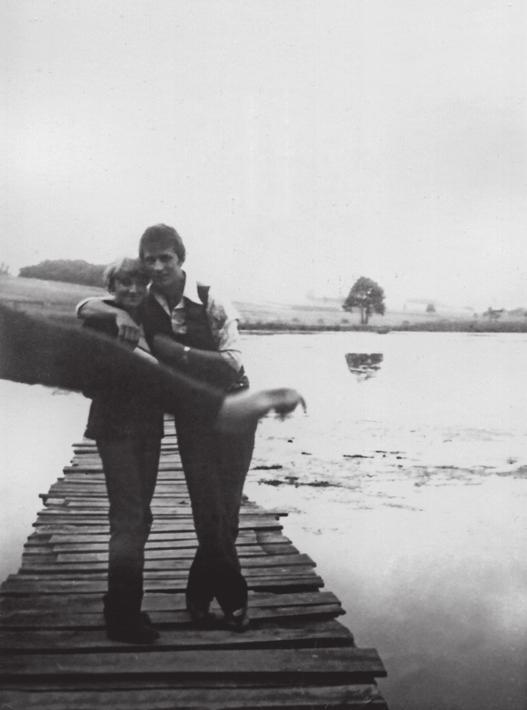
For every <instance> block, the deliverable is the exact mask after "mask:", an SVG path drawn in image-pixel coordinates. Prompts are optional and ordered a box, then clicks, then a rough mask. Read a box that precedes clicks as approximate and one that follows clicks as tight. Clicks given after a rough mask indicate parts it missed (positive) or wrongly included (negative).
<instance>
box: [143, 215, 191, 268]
mask: <svg viewBox="0 0 527 710" xmlns="http://www.w3.org/2000/svg"><path fill="white" fill-rule="evenodd" d="M152 246H156V247H162V248H166V247H168V248H169V249H173V250H174V251H175V253H176V254H177V255H178V258H179V261H180V262H181V263H183V262H184V261H185V256H186V249H185V245H184V244H183V239H182V238H181V237H180V236H179V234H178V233H177V232H176V230H175V229H174V227H169V226H168V224H154V225H153V226H152V227H148V228H147V229H145V231H144V232H143V235H142V237H141V239H140V240H139V258H140V259H143V258H144V251H145V249H146V248H148V247H152Z"/></svg>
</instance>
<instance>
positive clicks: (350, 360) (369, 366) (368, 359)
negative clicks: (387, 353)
mask: <svg viewBox="0 0 527 710" xmlns="http://www.w3.org/2000/svg"><path fill="white" fill-rule="evenodd" d="M345 357H346V363H347V365H348V369H349V371H350V372H352V373H353V374H354V375H357V379H358V380H359V381H363V380H369V379H370V377H373V376H374V375H375V373H376V372H377V370H380V369H381V362H382V360H383V355H382V353H346V355H345Z"/></svg>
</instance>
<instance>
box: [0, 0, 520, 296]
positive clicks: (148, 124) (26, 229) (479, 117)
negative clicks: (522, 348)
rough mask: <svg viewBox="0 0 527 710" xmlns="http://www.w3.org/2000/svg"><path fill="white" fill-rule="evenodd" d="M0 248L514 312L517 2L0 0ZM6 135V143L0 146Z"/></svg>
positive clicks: (21, 259)
mask: <svg viewBox="0 0 527 710" xmlns="http://www.w3.org/2000/svg"><path fill="white" fill-rule="evenodd" d="M0 6H1V15H2V17H1V18H0V26H1V29H0V34H1V36H0V40H1V46H2V50H1V52H2V54H3V61H2V73H3V75H4V76H3V82H2V83H3V85H4V87H5V88H4V92H5V93H4V97H3V99H2V105H3V109H4V110H3V115H4V117H5V118H6V120H7V131H6V132H4V134H5V142H3V147H2V152H3V153H4V156H5V157H3V158H2V164H3V171H2V182H3V184H2V195H1V199H2V224H1V232H0V233H1V234H2V246H1V248H0V261H4V262H6V263H8V264H9V265H10V266H11V271H12V273H15V274H16V273H17V270H18V268H20V267H21V266H24V265H27V264H34V263H36V262H38V261H40V260H43V259H47V258H67V259H71V258H83V259H86V260H88V261H91V262H94V263H106V262H108V261H111V260H112V259H113V258H114V257H116V256H118V255H122V254H133V253H135V249H136V244H137V240H138V237H139V236H140V234H141V233H142V231H143V230H144V228H145V227H146V226H148V225H149V224H153V223H156V222H160V221H164V222H167V223H169V224H172V225H174V226H175V227H176V228H177V229H178V230H179V231H180V233H181V234H182V236H183V237H184V239H185V241H186V243H187V248H188V266H189V267H190V266H193V267H194V270H197V271H198V273H199V275H201V276H202V277H203V278H204V279H208V280H212V281H213V282H215V283H216V282H220V283H221V285H222V286H224V287H227V289H228V290H229V291H230V293H231V295H233V296H234V297H236V298H238V297H250V296H251V294H253V295H254V297H258V298H268V299H278V298H282V297H283V298H287V297H290V296H291V295H292V294H298V295H302V296H303V295H304V294H305V293H306V292H307V291H308V290H310V289H312V290H314V291H315V292H316V293H318V294H321V295H337V294H339V293H346V292H347V290H348V289H349V287H350V286H351V284H352V282H353V281H354V280H355V279H356V278H357V277H358V276H360V275H365V276H369V277H371V278H373V279H375V280H377V281H378V282H379V283H380V284H381V286H383V287H384V288H385V291H386V294H387V298H388V305H390V304H393V305H394V306H395V305H397V304H398V303H400V302H402V301H403V300H404V299H407V298H429V299H436V300H438V301H441V302H445V303H450V304H456V305H459V306H466V305H472V306H474V307H476V308H478V309H479V308H483V307H486V306H488V305H492V306H494V307H501V306H505V307H514V306H517V305H524V306H527V278H526V268H527V232H526V226H527V199H526V196H527V162H526V156H527V151H526V130H527V129H526V126H527V111H526V108H527V96H526V92H527V31H526V30H527V25H526V21H527V9H526V8H527V3H525V2H524V1H523V0H514V1H512V2H506V1H501V2H497V1H492V0H441V1H439V0H342V1H341V0H216V1H212V0H149V1H141V0H56V1H51V0H36V1H27V0H0ZM2 140H4V139H2Z"/></svg>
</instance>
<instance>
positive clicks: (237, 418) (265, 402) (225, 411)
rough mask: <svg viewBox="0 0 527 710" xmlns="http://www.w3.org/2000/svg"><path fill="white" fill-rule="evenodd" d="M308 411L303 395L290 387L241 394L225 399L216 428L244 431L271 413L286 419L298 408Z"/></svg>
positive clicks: (228, 430)
mask: <svg viewBox="0 0 527 710" xmlns="http://www.w3.org/2000/svg"><path fill="white" fill-rule="evenodd" d="M299 405H300V406H301V407H302V409H303V410H304V412H305V411H306V410H307V408H306V402H305V400H304V398H303V397H302V395H301V394H300V393H299V392H297V391H296V390H294V389H291V388H289V387H280V388H277V389H272V390H260V391H258V392H249V391H246V392H241V393H240V394H233V395H230V396H227V397H225V399H224V401H223V404H222V406H221V408H220V411H219V412H218V416H217V418H216V423H215V428H216V429H217V430H218V431H223V432H232V433H234V432H236V431H243V430H244V429H247V428H249V427H250V426H253V425H254V424H255V423H256V422H257V421H258V419H260V418H261V417H263V416H264V415H265V414H267V413H268V412H270V411H275V412H276V413H277V414H278V415H279V416H280V417H282V418H284V417H285V416H286V415H287V414H290V413H291V412H293V411H294V410H295V409H296V408H297V407H298V406H299Z"/></svg>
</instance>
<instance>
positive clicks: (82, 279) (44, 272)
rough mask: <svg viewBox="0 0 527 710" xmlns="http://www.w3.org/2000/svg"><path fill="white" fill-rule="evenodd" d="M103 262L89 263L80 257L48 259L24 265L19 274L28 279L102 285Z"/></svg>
mask: <svg viewBox="0 0 527 710" xmlns="http://www.w3.org/2000/svg"><path fill="white" fill-rule="evenodd" d="M104 269H105V265H104V264H102V265H101V264H89V263H88V262H87V261H83V260H82V259H72V260H71V259H48V260H46V261H41V262H40V264H35V265H34V266H24V267H22V268H21V269H20V271H19V272H18V275H19V276H24V277H25V278H28V279H44V280H47V281H66V282H67V283H74V284H82V285H84V286H102V275H103V272H104Z"/></svg>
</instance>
